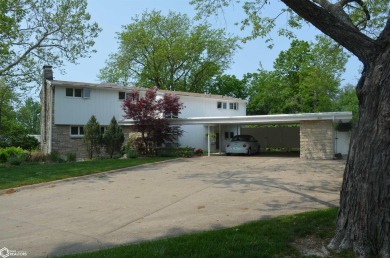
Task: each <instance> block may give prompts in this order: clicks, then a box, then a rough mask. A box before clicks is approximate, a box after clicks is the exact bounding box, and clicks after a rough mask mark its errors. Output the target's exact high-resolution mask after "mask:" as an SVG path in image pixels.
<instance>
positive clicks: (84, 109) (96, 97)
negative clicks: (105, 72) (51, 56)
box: [54, 87, 125, 125]
mask: <svg viewBox="0 0 390 258" xmlns="http://www.w3.org/2000/svg"><path fill="white" fill-rule="evenodd" d="M69 88H71V87H69ZM54 94H55V102H54V103H55V104H54V105H55V106H54V112H55V116H54V117H55V121H54V123H55V124H61V125H85V124H86V123H87V122H88V120H89V119H90V118H91V116H92V115H95V116H96V119H97V120H98V122H99V123H100V124H101V125H108V124H109V123H110V121H111V119H112V117H113V116H115V118H116V119H117V121H119V120H122V119H123V115H124V114H125V113H124V112H123V110H122V102H123V100H119V96H118V91H112V90H105V89H91V95H90V98H75V97H67V96H65V87H56V88H55V93H54Z"/></svg>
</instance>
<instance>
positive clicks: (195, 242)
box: [66, 208, 354, 258]
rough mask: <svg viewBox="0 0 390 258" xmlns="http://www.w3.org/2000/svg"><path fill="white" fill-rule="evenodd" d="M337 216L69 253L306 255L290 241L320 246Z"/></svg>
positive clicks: (317, 214)
mask: <svg viewBox="0 0 390 258" xmlns="http://www.w3.org/2000/svg"><path fill="white" fill-rule="evenodd" d="M336 216H337V209H336V208H332V209H326V210H320V211H314V212H306V213H301V214H297V215H293V216H284V217H279V218H275V219H270V220H261V221H257V222H252V223H249V224H244V225H241V226H237V227H234V228H228V229H222V230H215V231H207V232H202V233H195V234H189V235H184V236H180V237H174V238H167V239H162V240H156V241H148V242H143V243H139V244H133V245H128V246H121V247H115V248H111V249H106V250H102V251H96V252H91V253H82V254H76V255H71V256H66V257H91V258H92V257H107V258H114V257H142V258H144V257H267V258H268V257H303V256H302V255H301V253H300V252H299V251H298V250H297V249H296V248H295V247H294V245H292V244H291V243H293V242H294V241H297V240H299V239H303V238H309V239H311V242H316V243H318V246H319V250H320V249H321V246H322V242H323V243H325V244H326V243H328V242H329V239H330V238H331V237H332V236H333V234H334V229H335V220H336ZM312 257H314V256H312ZM330 257H354V256H353V253H351V252H345V253H341V254H336V253H332V254H331V256H330Z"/></svg>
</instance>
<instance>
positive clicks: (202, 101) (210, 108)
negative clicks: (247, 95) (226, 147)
mask: <svg viewBox="0 0 390 258" xmlns="http://www.w3.org/2000/svg"><path fill="white" fill-rule="evenodd" d="M180 101H181V102H182V103H184V106H185V108H184V109H183V110H182V113H181V114H180V115H179V117H180V118H187V117H221V116H245V115H246V102H245V101H242V100H241V101H238V100H227V99H215V98H209V97H207V96H205V97H204V98H201V97H191V96H180ZM217 102H226V105H227V108H226V109H222V108H221V109H219V108H217ZM233 102H238V109H237V110H234V109H229V103H233Z"/></svg>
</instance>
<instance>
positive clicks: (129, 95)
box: [118, 91, 139, 101]
mask: <svg viewBox="0 0 390 258" xmlns="http://www.w3.org/2000/svg"><path fill="white" fill-rule="evenodd" d="M128 98H132V101H136V100H138V99H139V94H138V93H137V94H136V95H134V94H133V93H132V92H124V91H120V92H118V99H119V100H125V99H128Z"/></svg>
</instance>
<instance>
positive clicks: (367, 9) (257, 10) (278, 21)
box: [190, 0, 389, 46]
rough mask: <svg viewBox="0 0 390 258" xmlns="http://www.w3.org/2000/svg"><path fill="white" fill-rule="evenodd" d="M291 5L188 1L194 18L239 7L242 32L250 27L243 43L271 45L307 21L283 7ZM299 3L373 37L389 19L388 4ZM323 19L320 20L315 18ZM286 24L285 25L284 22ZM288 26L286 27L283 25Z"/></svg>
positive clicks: (373, 0) (267, 0)
mask: <svg viewBox="0 0 390 258" xmlns="http://www.w3.org/2000/svg"><path fill="white" fill-rule="evenodd" d="M281 2H283V3H285V4H286V5H287V6H288V5H290V1H271V0H254V1H242V0H235V1H233V0H220V1H213V0H191V1H190V3H191V4H193V5H194V6H195V9H196V10H197V11H198V14H197V18H198V19H201V18H202V17H205V16H206V17H207V16H211V15H214V14H218V13H221V12H223V9H224V8H227V7H228V6H229V5H234V6H237V5H239V4H241V7H242V9H243V10H244V11H245V13H246V18H245V19H243V20H242V21H239V25H240V27H241V29H242V30H244V29H246V28H251V34H250V35H248V36H247V37H245V39H244V40H252V39H255V38H257V37H265V38H266V41H267V42H269V44H270V46H273V44H274V41H273V38H272V36H271V34H272V32H276V33H277V34H278V35H280V36H286V37H288V38H295V32H296V31H295V29H300V28H302V26H304V25H307V24H309V23H310V22H309V21H308V19H305V18H306V17H304V18H302V17H301V16H299V15H298V14H297V13H296V12H295V11H293V10H292V9H290V8H288V7H287V6H286V5H283V4H282V3H281ZM302 2H304V3H298V2H297V3H296V4H297V5H298V4H299V5H302V4H309V3H311V4H314V5H317V6H320V7H322V8H324V9H326V10H328V11H329V12H331V13H332V14H334V15H336V16H337V18H339V19H340V20H342V21H344V22H345V24H348V26H351V27H355V28H357V29H358V30H360V31H361V32H362V33H364V34H365V35H367V36H369V37H372V38H376V37H378V36H379V34H380V32H381V31H382V30H383V28H384V26H385V24H386V21H387V19H388V10H389V1H387V0H385V1H383V0H367V1H348V0H345V1H340V0H337V1H336V0H307V1H302ZM318 18H319V19H322V18H323V17H318ZM286 21H287V22H286ZM286 25H287V26H286Z"/></svg>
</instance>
